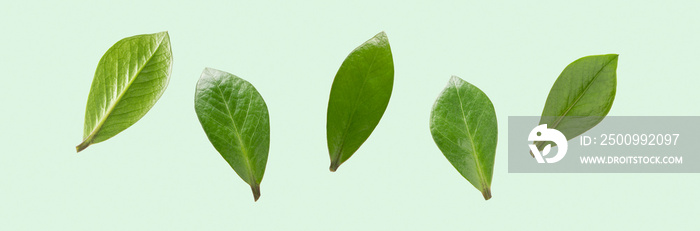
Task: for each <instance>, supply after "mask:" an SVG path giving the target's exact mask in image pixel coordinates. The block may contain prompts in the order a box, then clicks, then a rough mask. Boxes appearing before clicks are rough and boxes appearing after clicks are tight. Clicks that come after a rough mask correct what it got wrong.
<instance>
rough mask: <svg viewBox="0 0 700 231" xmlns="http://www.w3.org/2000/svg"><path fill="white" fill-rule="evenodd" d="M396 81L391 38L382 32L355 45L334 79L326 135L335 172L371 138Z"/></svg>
mask: <svg viewBox="0 0 700 231" xmlns="http://www.w3.org/2000/svg"><path fill="white" fill-rule="evenodd" d="M393 84H394V61H393V58H392V56H391V47H389V39H388V38H387V36H386V34H385V33H384V32H381V33H379V34H377V35H375V36H374V37H372V38H371V39H369V40H367V42H365V43H363V44H362V45H360V46H359V47H357V48H355V50H353V51H352V52H351V53H350V55H348V57H347V58H345V61H343V64H342V65H341V66H340V69H339V70H338V73H337V74H336V75H335V79H334V80H333V86H332V87H331V95H330V99H329V100H328V114H327V120H326V136H327V141H328V152H329V154H330V157H331V166H330V170H331V171H332V172H335V171H336V170H337V169H338V166H340V165H341V164H342V163H343V162H345V161H346V160H348V158H350V156H352V154H353V153H355V151H357V149H359V148H360V146H361V145H362V143H364V142H365V140H367V138H368V137H369V135H370V134H372V131H373V130H374V128H375V127H377V124H379V120H380V119H381V118H382V115H383V114H384V111H385V110H386V107H387V105H388V104H389V98H390V97H391V89H392V87H393Z"/></svg>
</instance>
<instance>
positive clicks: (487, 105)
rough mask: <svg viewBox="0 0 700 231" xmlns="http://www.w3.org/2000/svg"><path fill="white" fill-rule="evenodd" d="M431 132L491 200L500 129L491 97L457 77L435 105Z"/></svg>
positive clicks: (444, 149) (455, 164) (469, 178)
mask: <svg viewBox="0 0 700 231" xmlns="http://www.w3.org/2000/svg"><path fill="white" fill-rule="evenodd" d="M430 132H431V133H432V135H433V140H435V144H437V146H438V148H440V151H442V153H443V154H444V155H445V157H447V160H449V161H450V163H452V166H454V167H455V168H456V169H457V171H458V172H459V173H460V174H462V176H463V177H464V178H466V179H467V180H468V181H469V182H470V183H471V184H472V185H474V187H476V189H478V190H479V191H481V193H482V195H483V196H484V199H486V200H488V199H489V198H491V178H492V177H493V164H494V160H495V156H496V143H497V141H498V125H497V122H496V111H495V110H494V108H493V104H491V100H489V97H487V96H486V94H484V92H482V91H481V90H479V88H477V87H476V86H474V85H471V84H469V83H468V82H466V81H464V80H462V79H460V78H459V77H457V76H453V77H452V78H451V79H450V82H449V83H448V84H447V87H445V89H444V90H443V91H442V92H441V93H440V96H438V99H437V101H435V104H434V105H433V111H432V112H431V114H430Z"/></svg>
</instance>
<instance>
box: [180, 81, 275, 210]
mask: <svg viewBox="0 0 700 231" xmlns="http://www.w3.org/2000/svg"><path fill="white" fill-rule="evenodd" d="M194 108H195V111H196V112H197V117H199V122H200V123H201V124H202V128H203V129H204V132H205V133H206V134H207V137H208V138H209V141H211V143H212V145H214V148H216V150H217V151H218V152H219V153H220V154H221V156H222V157H224V160H226V162H228V164H229V165H231V168H233V170H234V171H235V172H236V173H237V174H238V176H240V177H241V179H243V181H245V182H246V183H248V184H249V185H250V188H251V189H252V190H253V198H254V199H255V201H257V200H258V198H260V182H261V181H262V178H263V174H264V173H265V165H266V164H267V155H268V152H269V150H270V116H269V114H268V111H267V105H266V104H265V101H264V100H263V98H262V96H261V95H260V93H258V90H256V89H255V87H253V85H252V84H250V83H249V82H248V81H245V80H244V79H241V78H239V77H237V76H235V75H232V74H230V73H226V72H223V71H219V70H216V69H212V68H206V69H204V71H203V72H202V76H201V77H200V78H199V81H198V82H197V90H196V93H195V97H194Z"/></svg>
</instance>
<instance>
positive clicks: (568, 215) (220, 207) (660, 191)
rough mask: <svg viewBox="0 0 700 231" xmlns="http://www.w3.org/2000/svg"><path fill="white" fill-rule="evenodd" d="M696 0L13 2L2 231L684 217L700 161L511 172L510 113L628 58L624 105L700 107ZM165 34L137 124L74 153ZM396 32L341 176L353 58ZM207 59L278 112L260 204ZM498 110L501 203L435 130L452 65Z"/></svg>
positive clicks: (667, 111)
mask: <svg viewBox="0 0 700 231" xmlns="http://www.w3.org/2000/svg"><path fill="white" fill-rule="evenodd" d="M698 28H700V2H698V1H685V2H682V1H673V2H671V1H655V2H652V1H590V0H588V1H528V2H527V3H525V2H520V1H469V2H467V1H453V2H431V3H428V1H425V2H422V3H418V2H412V1H395V2H384V1H338V2H332V1H318V2H306V3H290V2H286V1H279V2H263V1H258V2H256V3H243V2H233V1H221V2H196V3H177V2H173V1H161V2H144V1H132V2H128V3H111V2H94V1H85V2H67V1H58V2H35V3H29V2H24V1H13V2H9V1H3V2H2V3H1V4H0V30H1V31H2V35H1V36H0V52H1V53H0V71H1V72H0V73H2V78H0V103H1V104H0V105H1V108H2V112H1V113H0V121H2V122H0V131H1V133H0V135H1V138H0V150H1V151H0V152H1V155H0V230H434V229H441V230H491V229H495V230H515V229H518V230H591V229H611V230H623V229H624V230H632V229H635V230H636V229H643V230H662V229H663V230H666V229H671V230H678V229H694V228H695V227H697V226H698V217H697V215H698V212H697V211H698V210H697V207H698V206H700V199H699V198H698V194H700V184H699V183H698V180H700V175H697V174H509V173H507V150H506V147H507V145H506V143H507V139H506V137H507V134H506V133H505V131H506V130H507V126H508V124H507V117H508V116H510V115H539V113H540V112H541V110H542V107H543V104H544V101H545V99H546V96H547V93H548V91H549V89H550V87H551V85H552V83H553V82H554V80H555V78H556V77H557V76H558V74H559V73H560V72H561V70H562V69H563V68H564V67H565V66H566V65H567V64H568V63H570V62H572V61H574V60H575V59H577V58H579V57H582V56H585V55H593V54H605V53H619V54H620V59H619V68H618V89H617V97H616V99H615V103H614V105H613V108H612V110H611V112H610V115H699V114H700V108H699V107H698V106H697V105H698V100H697V97H698V96H699V95H700V93H698V86H699V85H700V78H699V77H700V76H698V67H699V66H700V62H699V61H700V58H699V57H700V55H699V54H700V46H699V45H698V44H699V42H700V33H699V32H698ZM163 30H168V31H169V32H170V37H171V41H172V47H173V54H174V67H173V71H172V77H171V82H170V86H169V87H168V89H167V91H166V92H165V94H164V95H163V97H162V98H161V100H160V101H159V102H158V103H157V104H156V105H155V107H154V108H153V109H152V110H151V111H150V112H149V113H148V114H147V115H146V116H145V117H144V118H143V119H141V121H139V122H138V123H137V124H136V125H134V126H132V127H131V128H129V129H127V130H126V131H124V132H122V133H121V134H119V135H117V136H116V137H114V138H112V139H110V140H108V141H106V142H103V143H100V144H96V145H93V146H91V147H89V148H88V149H87V150H85V151H84V152H81V153H80V154H76V153H75V148H74V146H75V145H77V144H78V143H80V141H81V140H80V139H81V137H82V131H83V115H84V111H85V103H86V100H87V95H88V91H89V88H90V83H91V81H92V78H93V74H94V71H95V67H96V65H97V62H98V60H99V59H100V57H101V56H102V54H103V53H104V52H105V51H106V50H107V49H108V48H109V47H110V46H111V45H112V44H114V43H115V42H117V41H118V40H119V39H121V38H124V37H128V36H132V35H136V34H143V33H153V32H158V31H163ZM382 30H385V31H386V32H387V34H388V36H389V40H390V41H391V46H392V50H393V55H394V62H395V66H396V77H395V84H394V92H393V95H392V99H391V102H390V103H389V106H388V108H387V111H386V113H385V114H384V117H383V118H382V121H381V123H380V124H379V126H378V127H377V128H376V130H375V131H374V133H373V134H372V136H371V137H370V138H369V140H368V141H367V142H366V143H365V144H364V145H363V146H362V147H361V148H360V150H359V151H358V152H357V153H355V155H354V156H353V157H352V158H351V159H350V160H349V161H347V162H346V163H345V164H343V165H342V166H341V167H340V168H339V170H338V172H336V173H330V172H329V171H328V165H329V157H328V154H327V148H326V141H325V116H326V106H327V100H328V95H329V91H330V86H331V82H332V79H333V77H334V75H335V72H336V71H337V69H338V67H339V66H340V64H341V62H342V61H343V59H344V58H345V56H346V55H347V54H348V53H349V52H350V51H351V50H352V49H353V48H355V47H356V46H357V45H359V44H361V43H362V42H364V41H365V40H367V39H369V38H370V37H372V36H373V35H375V34H376V33H378V32H379V31H382ZM204 67H213V68H218V69H221V70H225V71H229V72H232V73H234V74H236V75H239V76H241V77H243V78H245V79H247V80H249V81H250V82H251V83H253V84H254V85H255V86H256V87H257V89H258V90H259V91H260V93H261V94H262V95H263V97H264V98H265V100H266V102H267V104H268V107H269V109H270V120H271V147H270V156H269V161H268V165H267V171H266V174H265V178H264V179H263V182H262V197H261V198H260V201H258V202H257V203H254V202H253V198H252V195H251V192H250V188H249V187H248V186H247V185H246V184H245V183H244V182H243V181H242V180H241V179H240V178H239V177H238V176H237V175H236V174H235V173H234V171H233V170H231V169H230V167H229V166H228V165H227V164H226V162H225V161H224V160H223V159H222V158H221V157H220V156H219V154H218V153H217V152H216V151H215V149H214V148H213V147H212V146H211V144H210V143H209V141H208V140H207V138H206V136H205V134H204V132H203V130H202V128H201V127H200V125H199V122H198V121H197V117H196V115H195V112H194V108H193V107H194V106H193V96H194V89H195V83H196V82H197V79H198V78H199V75H200V73H201V71H202V70H203V69H204ZM453 74H454V75H458V76H460V77H462V78H463V79H465V80H467V81H469V82H470V83H473V84H475V85H477V86H478V87H479V88H481V89H482V90H483V91H484V92H486V93H487V94H488V95H489V97H490V98H491V100H492V101H493V104H494V105H495V108H496V112H497V114H498V121H499V122H500V124H499V131H500V134H499V146H498V149H497V157H496V167H495V171H494V177H493V179H494V180H493V198H492V199H491V200H489V201H484V200H483V198H482V196H481V194H480V193H479V192H478V191H477V190H475V189H474V188H473V187H472V186H471V185H470V184H469V183H468V182H467V181H466V180H465V179H463V178H462V177H461V176H460V175H459V174H458V173H457V171H456V170H455V169H453V168H452V166H451V165H450V164H449V163H448V161H447V160H446V159H445V158H444V157H443V156H442V154H441V153H440V151H439V150H438V148H437V147H436V146H435V144H434V143H433V140H432V138H431V135H430V132H429V129H428V118H429V114H430V109H431V107H432V104H433V102H434V100H435V99H436V97H437V95H438V93H439V92H440V91H441V90H442V88H443V87H444V86H445V85H446V83H447V81H448V79H449V77H450V75H453Z"/></svg>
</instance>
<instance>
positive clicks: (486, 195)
mask: <svg viewBox="0 0 700 231" xmlns="http://www.w3.org/2000/svg"><path fill="white" fill-rule="evenodd" d="M481 195H484V200H489V199H491V188H484V190H483V191H481Z"/></svg>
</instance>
